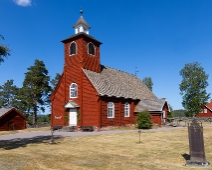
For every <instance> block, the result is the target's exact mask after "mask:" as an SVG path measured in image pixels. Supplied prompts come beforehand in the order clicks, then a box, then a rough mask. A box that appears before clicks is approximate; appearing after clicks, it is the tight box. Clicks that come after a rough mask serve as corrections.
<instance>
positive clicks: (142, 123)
mask: <svg viewBox="0 0 212 170" xmlns="http://www.w3.org/2000/svg"><path fill="white" fill-rule="evenodd" d="M135 122H136V123H137V126H138V129H150V128H151V127H152V122H151V116H150V114H149V112H148V111H147V110H145V111H143V112H140V113H139V114H138V117H137V119H136V120H135Z"/></svg>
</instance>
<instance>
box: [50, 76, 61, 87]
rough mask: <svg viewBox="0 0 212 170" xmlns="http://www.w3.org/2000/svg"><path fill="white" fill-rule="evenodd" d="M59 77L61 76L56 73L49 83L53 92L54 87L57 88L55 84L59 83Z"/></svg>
mask: <svg viewBox="0 0 212 170" xmlns="http://www.w3.org/2000/svg"><path fill="white" fill-rule="evenodd" d="M60 77H61V75H60V74H59V73H56V76H55V78H53V79H51V81H50V83H51V85H52V90H54V89H55V87H56V86H57V83H58V82H59V80H60Z"/></svg>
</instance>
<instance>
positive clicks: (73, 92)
mask: <svg viewBox="0 0 212 170" xmlns="http://www.w3.org/2000/svg"><path fill="white" fill-rule="evenodd" d="M76 97H77V84H76V83H72V84H71V85H70V98H76Z"/></svg>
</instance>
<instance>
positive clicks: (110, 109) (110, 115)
mask: <svg viewBox="0 0 212 170" xmlns="http://www.w3.org/2000/svg"><path fill="white" fill-rule="evenodd" d="M114 109H115V108H114V104H113V103H112V102H109V103H108V105H107V117H108V118H114Z"/></svg>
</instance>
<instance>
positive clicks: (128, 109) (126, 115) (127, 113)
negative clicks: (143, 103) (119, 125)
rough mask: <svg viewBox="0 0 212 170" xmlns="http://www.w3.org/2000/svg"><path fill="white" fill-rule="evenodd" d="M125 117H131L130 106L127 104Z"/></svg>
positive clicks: (125, 105)
mask: <svg viewBox="0 0 212 170" xmlns="http://www.w3.org/2000/svg"><path fill="white" fill-rule="evenodd" d="M124 117H130V104H129V103H127V102H126V103H125V104H124Z"/></svg>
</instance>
